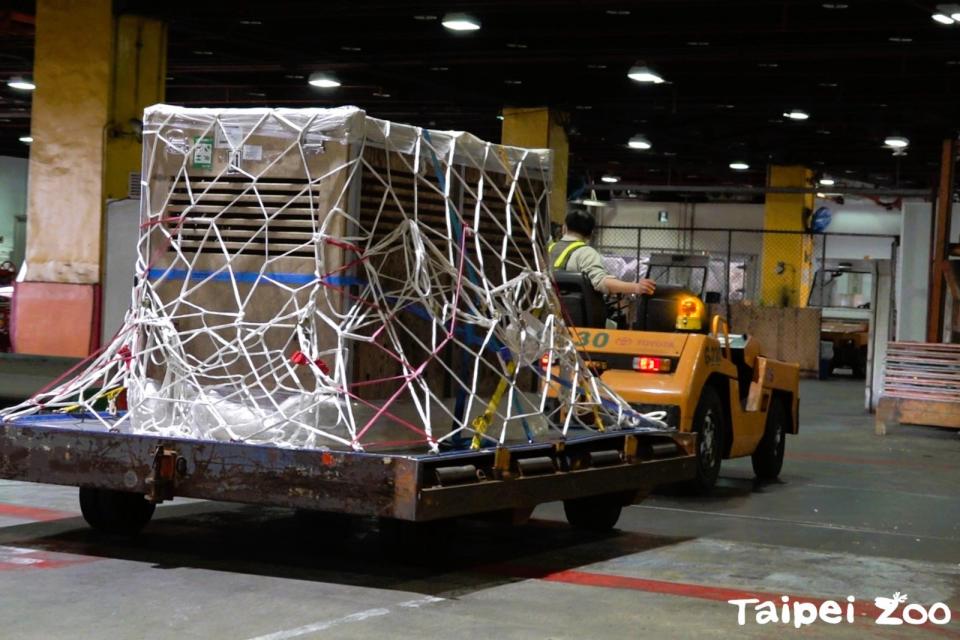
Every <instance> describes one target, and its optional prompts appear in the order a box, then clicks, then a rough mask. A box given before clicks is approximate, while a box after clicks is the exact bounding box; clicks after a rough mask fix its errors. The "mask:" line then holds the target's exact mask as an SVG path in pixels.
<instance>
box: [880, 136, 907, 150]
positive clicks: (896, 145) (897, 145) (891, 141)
mask: <svg viewBox="0 0 960 640" xmlns="http://www.w3.org/2000/svg"><path fill="white" fill-rule="evenodd" d="M883 144H885V145H886V146H888V147H891V148H893V149H904V148H906V147H908V146H910V140H908V139H907V138H904V137H903V136H887V139H886V140H884V141H883Z"/></svg>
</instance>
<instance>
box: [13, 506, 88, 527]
mask: <svg viewBox="0 0 960 640" xmlns="http://www.w3.org/2000/svg"><path fill="white" fill-rule="evenodd" d="M78 515H80V514H79V513H72V512H70V511H56V510H54V509H44V508H42V507H31V506H28V505H23V504H12V503H9V502H0V516H7V517H9V518H19V519H21V520H33V521H35V522H50V521H52V520H64V519H66V518H76V517H77V516H78Z"/></svg>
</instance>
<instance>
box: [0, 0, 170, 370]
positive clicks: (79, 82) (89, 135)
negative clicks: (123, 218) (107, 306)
mask: <svg viewBox="0 0 960 640" xmlns="http://www.w3.org/2000/svg"><path fill="white" fill-rule="evenodd" d="M165 59H166V35H165V30H164V28H163V25H162V24H160V23H156V22H155V21H150V20H144V19H140V18H130V19H128V18H126V17H124V18H120V19H115V17H114V15H113V1H112V0H37V3H36V38H35V52H34V69H33V78H34V81H35V83H36V85H37V89H36V90H35V91H34V93H33V110H32V114H31V135H32V137H33V144H32V145H31V148H30V165H29V167H30V168H29V178H28V190H27V246H26V258H25V269H24V270H22V271H21V274H20V277H19V278H18V283H17V290H16V296H15V302H14V318H13V331H14V333H13V346H14V350H15V351H17V352H19V353H33V354H43V355H59V356H76V357H79V356H85V355H87V354H88V353H89V352H90V351H91V350H92V349H94V348H95V347H96V345H97V340H98V331H99V328H98V324H99V296H100V292H99V282H100V271H101V257H102V256H101V253H102V241H101V237H102V231H103V230H102V225H103V212H104V206H105V202H106V199H107V198H116V197H126V195H127V184H126V183H127V181H128V178H129V173H130V171H136V170H138V168H139V166H140V151H139V147H140V144H139V141H138V139H137V133H136V132H135V127H133V126H131V125H132V123H131V122H130V121H131V119H132V118H136V119H139V118H140V117H141V116H140V114H141V113H142V110H143V107H144V106H146V105H148V104H152V103H154V102H158V101H161V100H162V98H163V86H164V80H165V73H164V71H165V69H164V67H165ZM121 182H122V186H121Z"/></svg>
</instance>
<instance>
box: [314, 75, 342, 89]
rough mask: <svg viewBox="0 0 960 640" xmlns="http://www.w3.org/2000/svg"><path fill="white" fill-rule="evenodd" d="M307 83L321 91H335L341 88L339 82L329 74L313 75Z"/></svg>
mask: <svg viewBox="0 0 960 640" xmlns="http://www.w3.org/2000/svg"><path fill="white" fill-rule="evenodd" d="M307 83H308V84H310V85H312V86H314V87H319V88H321V89H335V88H337V87H339V86H340V81H339V80H337V79H336V78H335V77H333V76H332V75H330V74H329V73H322V72H320V71H316V72H314V73H311V74H310V79H309V80H307Z"/></svg>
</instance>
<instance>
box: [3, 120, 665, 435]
mask: <svg viewBox="0 0 960 640" xmlns="http://www.w3.org/2000/svg"><path fill="white" fill-rule="evenodd" d="M143 138H144V139H143V142H144V155H143V177H142V187H143V197H142V204H141V232H140V238H139V251H138V260H137V265H136V275H137V280H136V282H137V283H136V285H135V287H134V291H133V300H132V307H131V309H130V310H129V311H128V312H127V315H126V318H125V321H124V325H123V327H122V328H121V329H120V331H119V332H118V333H117V335H116V337H115V338H114V339H113V340H112V341H111V342H110V343H109V344H108V345H107V346H106V347H105V348H104V349H103V350H102V352H100V353H99V354H98V355H96V356H95V357H93V358H92V359H91V360H90V361H89V363H88V364H87V365H86V366H85V368H84V369H83V370H82V371H80V372H79V373H78V374H76V375H75V376H74V377H73V378H72V379H70V380H69V381H68V382H65V383H63V384H60V385H59V386H57V387H56V388H53V389H49V390H45V391H43V392H41V393H39V394H37V395H36V396H35V397H34V398H32V399H31V400H29V401H27V402H26V403H24V404H21V405H19V406H17V407H13V408H11V409H8V410H6V411H4V412H3V413H2V414H0V415H2V417H3V418H4V419H5V420H17V419H18V418H23V417H24V416H28V415H30V414H36V413H38V412H43V413H48V412H52V411H55V412H61V413H64V412H66V413H75V414H78V418H82V421H81V420H78V421H77V422H78V424H80V425H81V428H90V429H109V430H113V431H118V432H122V433H137V434H152V435H158V436H163V437H186V438H196V439H206V440H228V441H235V442H247V443H256V444H274V445H278V446H284V447H298V448H323V447H331V448H338V449H353V450H377V449H378V448H380V449H396V448H401V449H405V450H416V449H418V448H421V447H425V448H426V450H428V451H438V450H440V449H441V448H445V447H446V446H455V447H466V446H472V447H473V448H478V447H486V446H495V445H497V444H504V443H509V442H524V441H531V442H532V441H538V440H546V439H557V438H561V437H566V436H568V435H570V433H571V430H575V431H577V432H583V431H585V430H596V431H603V430H607V429H618V428H621V427H623V426H630V427H632V428H637V427H641V428H656V427H658V426H662V425H659V424H656V423H654V422H651V421H649V420H646V419H644V418H643V417H641V416H638V415H637V414H636V413H635V412H633V411H632V410H631V409H630V407H629V405H627V404H626V403H625V402H624V401H623V400H621V399H620V398H619V397H618V396H616V395H615V394H614V393H612V392H611V391H610V390H609V389H608V388H606V387H605V386H604V385H603V384H602V383H601V382H600V381H599V379H598V378H596V377H594V376H593V375H591V372H590V370H589V369H588V368H586V367H585V363H584V361H583V360H582V359H581V358H580V357H579V356H578V355H577V352H576V347H575V345H574V341H573V340H572V339H571V335H570V333H569V332H568V329H567V328H566V325H565V323H564V321H563V319H562V317H561V311H560V305H559V302H558V298H557V295H556V292H555V290H554V288H553V285H552V282H551V280H550V278H549V275H548V273H547V268H546V263H545V261H544V260H545V252H544V248H543V247H544V242H545V234H544V231H543V230H544V229H545V228H547V227H548V224H549V218H548V214H547V202H548V200H549V185H550V175H549V174H550V157H549V152H548V151H544V150H527V149H519V148H513V147H505V146H500V145H495V144H491V143H486V142H483V141H480V140H478V139H477V138H475V137H473V136H471V135H469V134H464V133H458V132H440V131H428V130H425V129H421V128H417V127H412V126H407V125H398V124H394V123H390V122H386V121H383V120H378V119H374V118H370V117H367V116H366V114H365V113H364V112H363V111H361V110H359V109H356V108H352V107H344V108H338V109H301V110H291V109H222V110H221V109H218V110H215V109H184V108H177V107H171V106H166V105H158V106H155V107H151V108H150V109H148V110H147V111H146V113H145V117H144V130H143ZM125 408H126V410H124V409H125ZM34 419H35V418H34Z"/></svg>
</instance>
